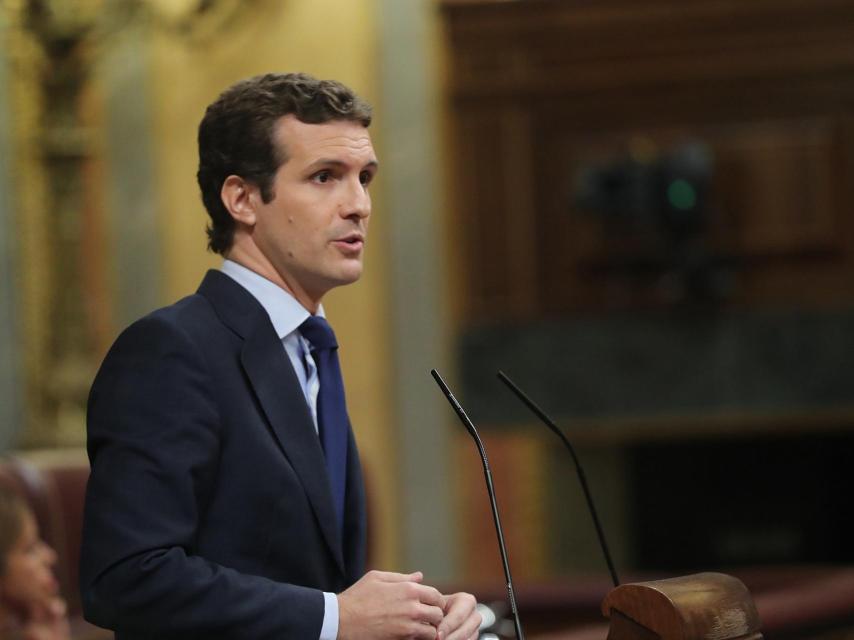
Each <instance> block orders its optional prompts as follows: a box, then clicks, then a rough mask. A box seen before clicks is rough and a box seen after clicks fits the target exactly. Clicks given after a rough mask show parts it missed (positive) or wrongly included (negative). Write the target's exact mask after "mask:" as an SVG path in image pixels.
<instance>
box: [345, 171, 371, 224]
mask: <svg viewBox="0 0 854 640" xmlns="http://www.w3.org/2000/svg"><path fill="white" fill-rule="evenodd" d="M340 211H341V215H342V216H343V217H345V218H350V217H353V216H355V217H358V218H367V217H368V216H369V215H371V195H370V193H368V188H367V186H365V185H364V184H362V181H361V179H360V178H358V177H357V178H356V179H354V180H348V181H347V187H346V193H345V194H344V196H343V202H342V204H341V207H340Z"/></svg>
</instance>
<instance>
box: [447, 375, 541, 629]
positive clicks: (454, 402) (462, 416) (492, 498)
mask: <svg viewBox="0 0 854 640" xmlns="http://www.w3.org/2000/svg"><path fill="white" fill-rule="evenodd" d="M430 375H432V376H433V378H434V379H435V380H436V384H438V385H439V388H440V389H441V390H442V393H444V394H445V397H446V398H447V399H448V402H449V403H450V404H451V407H453V409H454V411H455V412H456V414H457V416H458V417H459V419H460V422H462V423H463V426H464V427H465V428H466V431H468V432H469V435H471V437H472V438H473V439H474V442H475V444H476V445H477V450H478V453H480V459H481V462H482V463H483V475H484V476H485V478H486V490H487V492H488V493H489V502H490V504H491V506H492V519H493V520H494V521H495V532H496V533H497V534H498V549H499V551H500V552H501V562H502V564H503V565H504V578H505V579H506V581H507V595H508V597H509V599H510V610H511V611H512V613H513V625H514V627H515V628H516V638H518V640H525V634H524V633H522V623H521V622H520V621H519V612H518V611H517V610H516V593H515V591H514V590H513V579H512V578H511V577H510V562H509V561H508V560H507V548H506V547H505V546H504V534H503V533H502V531H501V519H500V518H499V517H498V503H497V501H496V499H495V488H494V487H493V485H492V472H491V471H490V470H489V460H488V459H487V457H486V449H485V448H484V446H483V441H482V440H481V439H480V435H478V433H477V429H475V427H474V424H473V423H472V421H471V420H470V419H469V417H468V416H467V415H466V412H465V411H464V410H463V408H462V406H460V403H459V402H457V399H456V398H455V397H454V394H453V393H451V390H450V389H449V388H448V385H447V384H445V381H444V380H443V379H442V376H440V375H439V372H438V371H436V370H435V369H431V370H430Z"/></svg>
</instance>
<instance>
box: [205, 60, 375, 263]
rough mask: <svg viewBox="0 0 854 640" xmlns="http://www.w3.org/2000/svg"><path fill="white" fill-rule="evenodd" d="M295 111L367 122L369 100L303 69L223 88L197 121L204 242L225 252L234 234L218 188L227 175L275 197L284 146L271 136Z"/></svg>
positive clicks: (310, 118)
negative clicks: (274, 183) (207, 221)
mask: <svg viewBox="0 0 854 640" xmlns="http://www.w3.org/2000/svg"><path fill="white" fill-rule="evenodd" d="M290 114H293V115H294V116H295V117H296V118H297V119H298V120H300V121H301V122H305V123H307V124H321V123H324V122H330V121H332V120H351V121H354V122H359V123H361V124H362V126H365V127H367V126H369V125H370V124H371V106H370V105H369V104H368V103H367V102H365V101H364V100H362V99H361V98H359V97H358V96H357V95H356V94H355V93H353V91H351V90H350V89H348V88H347V87H345V86H344V85H343V84H341V83H340V82H336V81H334V80H318V79H317V78H314V77H312V76H310V75H307V74H304V73H285V74H275V73H268V74H266V75H262V76H255V77H253V78H249V79H247V80H242V81H241V82H238V83H237V84H235V85H232V86H231V87H229V88H228V89H226V90H225V91H224V92H223V93H222V94H221V95H220V96H219V98H217V99H216V101H214V102H213V103H212V104H211V105H210V106H209V107H208V108H207V111H205V116H204V118H202V122H201V124H200V125H199V171H198V173H197V174H196V177H197V179H198V181H199V187H200V188H201V190H202V202H204V205H205V208H206V209H207V211H208V215H209V216H210V217H211V224H210V226H208V230H207V231H208V248H209V249H210V250H211V251H213V252H215V253H225V252H226V251H228V249H229V248H230V247H231V244H232V242H233V240H234V219H233V218H232V217H231V215H230V214H229V213H228V210H227V209H226V208H225V206H224V205H223V203H222V199H221V197H220V192H221V190H222V185H223V182H225V179H226V178H227V177H228V176H230V175H237V176H240V177H241V178H243V179H244V180H246V181H248V182H250V183H252V184H255V185H257V186H258V188H259V189H260V191H261V198H262V199H263V200H264V202H270V200H272V199H273V196H274V194H273V193H272V189H271V185H272V180H273V176H274V175H275V173H276V170H277V169H278V168H279V166H281V165H282V164H283V163H284V162H285V161H286V160H287V155H286V154H287V150H286V149H277V147H276V145H275V142H274V140H273V133H274V130H275V125H276V122H278V120H279V118H281V117H282V116H286V115H290Z"/></svg>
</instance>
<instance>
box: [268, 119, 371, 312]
mask: <svg viewBox="0 0 854 640" xmlns="http://www.w3.org/2000/svg"><path fill="white" fill-rule="evenodd" d="M274 141H275V143H276V145H277V146H278V148H279V150H280V151H284V153H285V157H286V158H287V160H286V161H285V162H284V164H282V165H281V166H280V167H279V169H278V171H277V172H276V174H275V176H274V178H273V183H272V192H273V199H272V200H271V201H270V202H268V203H266V204H265V203H263V202H261V200H260V195H259V196H258V199H257V206H256V208H255V212H256V216H255V225H254V227H253V229H252V232H251V233H252V237H253V240H254V242H255V244H256V245H257V247H258V248H259V249H260V251H261V253H262V254H263V255H264V257H265V258H266V260H267V261H268V262H269V263H270V265H271V266H272V267H273V269H274V270H275V272H276V274H277V275H278V276H279V277H280V278H281V280H282V281H283V282H284V284H285V285H286V287H287V288H288V289H289V290H290V291H291V292H292V293H293V294H294V295H295V297H296V298H297V299H298V300H300V301H301V302H303V304H305V302H306V299H307V300H308V301H311V302H314V303H317V302H319V301H320V298H321V297H322V296H323V295H324V294H325V293H326V292H327V291H329V290H330V289H332V288H333V287H336V286H339V285H342V284H349V283H351V282H354V281H356V280H357V279H358V278H359V276H360V275H361V274H362V254H363V251H364V246H365V240H366V237H367V233H368V221H369V219H370V214H371V197H370V194H369V193H368V184H369V183H370V182H371V180H372V179H373V177H374V174H375V173H376V171H377V159H376V156H375V154H374V149H373V146H372V145H371V138H370V135H369V134H368V130H367V129H366V128H365V127H363V126H362V125H361V124H359V123H358V122H350V121H347V120H335V121H332V122H327V123H324V124H306V123H304V122H300V121H299V120H297V119H296V118H295V117H294V116H290V115H289V116H285V117H283V118H281V119H280V120H279V122H278V123H277V124H276V127H275V130H274Z"/></svg>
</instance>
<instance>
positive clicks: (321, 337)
mask: <svg viewBox="0 0 854 640" xmlns="http://www.w3.org/2000/svg"><path fill="white" fill-rule="evenodd" d="M299 332H300V333H301V334H302V335H303V337H304V338H305V339H306V340H308V341H309V342H310V343H311V347H312V349H336V348H338V342H337V341H336V340H335V332H334V331H333V330H332V327H330V326H329V323H328V322H326V318H322V317H320V316H309V318H308V320H306V321H305V322H303V323H302V324H301V325H300V326H299Z"/></svg>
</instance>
